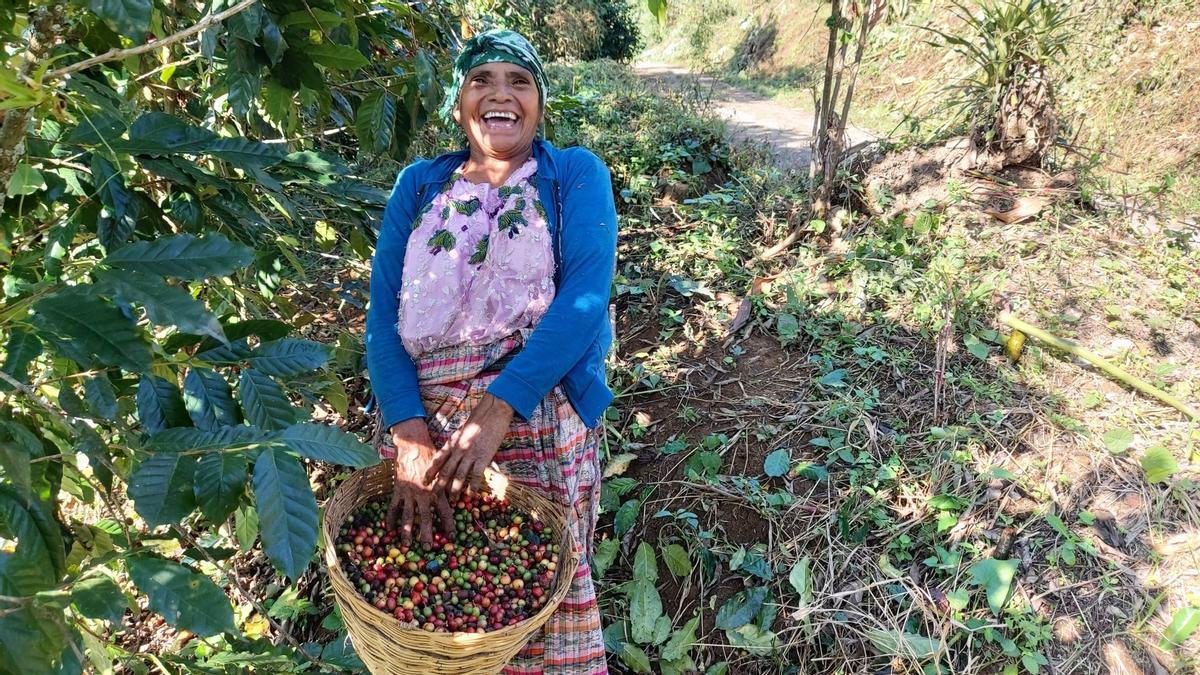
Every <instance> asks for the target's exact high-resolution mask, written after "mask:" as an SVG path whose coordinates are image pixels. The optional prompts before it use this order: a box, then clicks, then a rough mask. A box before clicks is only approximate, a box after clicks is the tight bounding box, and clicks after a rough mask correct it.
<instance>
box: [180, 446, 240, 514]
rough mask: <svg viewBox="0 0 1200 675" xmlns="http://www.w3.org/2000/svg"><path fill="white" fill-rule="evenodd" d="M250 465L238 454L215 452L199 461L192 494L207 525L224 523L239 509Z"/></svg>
mask: <svg viewBox="0 0 1200 675" xmlns="http://www.w3.org/2000/svg"><path fill="white" fill-rule="evenodd" d="M249 465H250V461H249V460H248V459H247V458H246V456H245V455H242V454H240V453H236V452H214V453H212V454H209V455H205V456H204V457H203V458H202V459H201V460H200V463H199V464H198V465H197V466H196V481H195V483H194V484H193V492H194V493H195V496H196V503H197V504H199V505H200V511H201V512H202V513H203V514H204V517H205V519H207V520H208V522H210V523H213V524H218V525H219V524H221V523H224V522H225V521H226V520H228V519H229V514H231V513H233V512H234V510H235V509H237V507H238V502H239V501H240V500H241V498H242V495H243V494H244V493H245V491H246V477H247V473H248V471H247V469H248V467H249Z"/></svg>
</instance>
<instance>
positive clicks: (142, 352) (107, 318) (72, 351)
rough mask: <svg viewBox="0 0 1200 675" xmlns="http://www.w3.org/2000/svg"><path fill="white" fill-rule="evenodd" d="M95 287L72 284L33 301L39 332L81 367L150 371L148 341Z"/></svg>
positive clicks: (34, 318) (34, 317)
mask: <svg viewBox="0 0 1200 675" xmlns="http://www.w3.org/2000/svg"><path fill="white" fill-rule="evenodd" d="M95 290H96V289H95V288H94V287H93V286H92V285H90V284H89V285H84V286H73V287H71V288H67V289H64V290H62V291H59V292H58V293H55V294H54V295H51V296H49V297H46V298H43V299H41V300H39V301H37V302H36V303H34V305H33V308H34V312H35V314H34V315H33V318H32V320H33V323H34V325H35V326H36V327H37V329H38V335H39V336H40V337H42V338H43V339H44V340H46V341H47V342H49V343H51V344H52V345H53V346H54V347H55V349H56V351H57V352H58V353H59V354H60V355H62V356H65V357H67V358H69V359H71V360H72V361H75V362H76V363H78V364H79V365H80V366H82V367H99V366H118V367H120V368H122V369H123V370H127V371H130V372H137V373H141V372H146V371H148V370H150V344H149V343H148V342H146V340H145V337H144V335H143V334H142V332H141V331H140V330H139V329H138V327H137V325H136V324H134V323H133V321H131V320H130V319H129V317H128V316H126V315H125V314H124V313H123V312H122V311H121V310H120V309H118V308H116V307H114V306H112V305H111V304H109V303H107V302H105V301H104V300H103V299H101V298H100V297H99V296H98V295H96V294H95Z"/></svg>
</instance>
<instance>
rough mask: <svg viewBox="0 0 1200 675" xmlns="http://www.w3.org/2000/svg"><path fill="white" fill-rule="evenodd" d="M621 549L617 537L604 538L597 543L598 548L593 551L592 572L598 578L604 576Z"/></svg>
mask: <svg viewBox="0 0 1200 675" xmlns="http://www.w3.org/2000/svg"><path fill="white" fill-rule="evenodd" d="M620 549H621V545H620V542H618V541H617V540H616V539H602V540H601V541H600V543H598V544H596V550H595V552H593V553H592V573H593V574H594V575H595V577H596V578H597V579H600V578H601V577H603V576H604V573H605V572H607V571H608V569H609V568H610V567H612V564H613V563H614V562H615V561H616V559H617V553H618V552H619V551H620Z"/></svg>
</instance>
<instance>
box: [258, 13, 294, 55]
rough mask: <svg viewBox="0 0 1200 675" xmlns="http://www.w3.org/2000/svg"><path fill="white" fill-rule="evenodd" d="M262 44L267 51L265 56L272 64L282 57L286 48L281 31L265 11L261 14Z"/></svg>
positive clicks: (286, 44)
mask: <svg viewBox="0 0 1200 675" xmlns="http://www.w3.org/2000/svg"><path fill="white" fill-rule="evenodd" d="M262 46H263V49H265V50H266V51H267V58H268V59H270V60H271V65H272V66H274V65H277V64H278V63H279V59H281V58H283V53H284V52H285V51H287V48H288V43H287V40H285V39H284V38H283V32H282V31H280V30H279V26H278V25H277V24H276V23H275V20H274V19H272V18H271V15H270V14H267V13H266V12H264V13H263V15H262Z"/></svg>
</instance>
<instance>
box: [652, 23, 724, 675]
mask: <svg viewBox="0 0 1200 675" xmlns="http://www.w3.org/2000/svg"><path fill="white" fill-rule="evenodd" d="M661 1H663V2H665V0H661ZM728 672H729V662H728V661H718V662H717V663H714V664H712V665H711V666H709V667H708V668H707V669H705V671H704V675H726V673H728Z"/></svg>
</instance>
